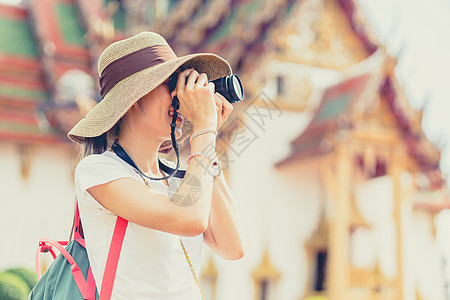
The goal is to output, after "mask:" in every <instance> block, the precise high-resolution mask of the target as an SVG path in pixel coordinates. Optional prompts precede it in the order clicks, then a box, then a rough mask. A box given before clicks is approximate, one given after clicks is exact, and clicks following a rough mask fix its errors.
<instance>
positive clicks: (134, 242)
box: [68, 32, 244, 300]
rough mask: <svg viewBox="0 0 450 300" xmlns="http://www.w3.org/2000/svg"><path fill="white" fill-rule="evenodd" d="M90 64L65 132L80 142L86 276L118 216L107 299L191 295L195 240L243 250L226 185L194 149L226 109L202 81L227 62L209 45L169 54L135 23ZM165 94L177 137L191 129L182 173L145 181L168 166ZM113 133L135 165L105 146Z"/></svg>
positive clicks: (228, 252)
mask: <svg viewBox="0 0 450 300" xmlns="http://www.w3.org/2000/svg"><path fill="white" fill-rule="evenodd" d="M176 71H181V72H180V74H179V75H178V81H177V85H176V88H175V89H174V90H173V92H172V93H169V88H168V78H169V76H170V75H171V74H173V73H174V72H176ZM99 74H100V86H101V95H102V99H103V100H102V101H100V102H99V103H98V104H97V105H96V106H95V107H94V108H93V109H92V110H91V111H90V112H89V113H88V114H87V115H86V117H85V118H84V119H82V120H81V121H80V122H79V123H78V124H77V125H76V126H75V127H74V128H73V129H72V130H71V131H70V132H69V134H68V136H69V138H70V139H72V140H73V141H76V142H79V143H81V144H82V146H83V152H84V158H83V159H82V160H81V161H80V163H79V164H78V166H77V168H76V172H75V183H76V190H77V197H78V203H79V204H78V205H79V210H80V217H81V220H82V223H83V230H84V236H85V240H86V249H87V253H88V256H89V261H90V263H91V268H92V272H93V275H94V278H95V282H96V285H97V287H98V288H99V287H100V286H101V284H102V279H103V272H104V269H105V264H106V257H107V254H108V249H109V246H110V241H111V237H112V233H113V230H114V225H115V222H116V220H117V216H121V217H123V218H124V219H126V220H128V221H129V223H128V227H127V229H126V234H125V238H124V241H123V246H122V250H121V253H120V258H119V263H118V265H117V272H116V276H115V281H114V286H113V292H112V299H146V300H148V299H167V300H178V299H180V300H181V299H183V300H186V299H200V294H201V289H200V286H199V285H198V282H196V280H194V279H193V278H195V277H198V270H199V266H200V259H201V248H202V244H203V242H204V243H206V244H207V245H208V246H209V247H210V248H211V249H213V250H214V251H215V252H216V253H217V254H219V255H220V256H222V257H223V258H225V259H229V260H236V259H240V258H241V257H242V256H243V253H244V236H243V230H242V226H241V222H240V217H239V214H238V211H237V209H236V205H235V202H234V200H233V198H232V195H231V192H230V189H229V188H228V185H227V183H226V181H225V179H224V176H223V174H221V173H220V174H218V175H217V174H215V173H216V172H212V169H214V163H216V161H217V158H216V157H215V155H211V154H210V151H208V154H207V153H205V152H204V151H203V150H204V149H210V148H211V146H212V147H213V149H214V148H215V138H216V133H217V132H216V130H217V129H218V128H219V127H220V126H221V125H222V124H223V123H224V122H225V121H226V120H227V118H228V116H229V114H230V112H231V111H232V106H231V104H230V103H228V101H227V100H226V99H225V98H224V97H222V96H221V95H220V94H218V93H214V84H213V83H208V80H214V79H216V78H219V77H223V76H227V75H230V74H231V69H230V67H229V64H228V63H227V62H226V61H225V60H223V59H222V58H220V57H218V56H216V55H214V54H191V55H187V56H183V57H176V55H175V54H174V53H173V51H172V49H171V48H170V47H169V45H168V44H167V42H166V41H165V40H164V38H162V37H161V36H160V35H158V34H156V33H151V32H143V33H140V34H138V35H136V36H133V37H131V38H129V39H125V40H122V41H118V42H115V43H113V44H112V45H110V46H109V47H108V48H106V49H105V50H104V52H103V53H102V55H101V57H100V59H99ZM175 95H176V96H177V97H178V99H179V102H180V107H179V109H178V112H179V113H180V114H181V115H182V116H180V118H177V121H176V129H175V135H176V138H177V140H178V142H181V141H182V140H184V139H185V138H187V137H189V136H191V155H190V156H189V157H188V160H189V161H188V167H187V170H186V175H185V177H184V179H183V180H181V179H178V178H174V177H170V178H168V179H166V180H164V181H163V180H155V181H153V180H150V179H149V178H155V177H158V178H161V177H163V176H167V175H168V174H166V173H164V172H163V171H162V170H161V169H160V168H159V165H158V152H162V151H167V150H169V149H170V148H171V142H170V140H169V139H170V133H171V127H170V124H171V120H172V114H173V112H174V108H173V107H172V97H174V96H175ZM113 141H116V142H115V143H114V145H116V146H120V147H121V149H123V150H124V152H125V153H126V154H127V155H128V156H129V157H130V158H131V159H132V161H133V162H134V163H135V165H136V168H134V167H132V166H131V165H130V164H129V163H127V162H126V161H124V160H123V159H122V158H120V157H119V156H118V155H117V154H116V152H114V151H115V150H114V149H115V148H113V150H114V151H111V145H112V144H113ZM164 162H165V164H171V165H172V166H174V164H173V163H171V162H168V161H164ZM205 171H208V172H205ZM213 174H214V175H216V176H214V175H213ZM174 199H176V201H174ZM183 248H184V249H183ZM184 250H186V251H187V253H185V252H184ZM188 257H189V258H190V261H191V262H192V266H193V268H194V270H195V272H196V273H197V274H196V275H197V276H195V272H194V270H191V268H190V263H189V262H188V261H187V258H188ZM191 271H192V272H191Z"/></svg>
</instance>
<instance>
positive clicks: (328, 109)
mask: <svg viewBox="0 0 450 300" xmlns="http://www.w3.org/2000/svg"><path fill="white" fill-rule="evenodd" d="M352 96H353V95H352V94H344V95H339V96H338V97H335V98H333V99H331V100H329V101H328V103H327V104H326V105H325V106H324V107H323V108H322V109H321V111H320V112H319V113H318V114H317V120H318V121H324V120H329V119H333V118H335V117H337V116H339V115H340V114H342V113H343V112H344V111H345V110H346V109H347V107H348V105H349V103H350V101H351V100H352Z"/></svg>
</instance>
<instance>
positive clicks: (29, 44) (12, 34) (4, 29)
mask: <svg viewBox="0 0 450 300" xmlns="http://www.w3.org/2000/svg"><path fill="white" fill-rule="evenodd" d="M0 52H3V53H8V54H14V55H23V56H27V57H33V58H34V57H37V56H38V50H37V47H36V43H35V40H34V38H33V35H32V34H31V30H30V26H29V25H28V22H27V20H18V19H13V18H9V17H6V16H1V17H0Z"/></svg>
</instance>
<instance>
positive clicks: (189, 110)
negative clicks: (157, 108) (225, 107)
mask: <svg viewBox="0 0 450 300" xmlns="http://www.w3.org/2000/svg"><path fill="white" fill-rule="evenodd" d="M186 77H187V81H186ZM175 95H176V96H177V97H178V100H179V102H180V108H179V109H178V111H179V112H180V113H181V114H182V115H183V117H185V118H186V119H188V120H189V121H190V122H191V123H192V125H193V126H194V127H195V128H198V129H216V128H217V107H216V102H215V100H214V83H212V82H209V83H208V77H207V76H206V74H205V73H201V74H199V73H198V72H197V71H196V70H194V69H186V70H184V71H183V72H181V73H180V74H179V75H178V80H177V86H176V87H175V89H174V91H173V92H172V94H171V96H172V97H173V96H175Z"/></svg>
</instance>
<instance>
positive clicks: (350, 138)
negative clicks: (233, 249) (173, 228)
mask: <svg viewBox="0 0 450 300" xmlns="http://www.w3.org/2000/svg"><path fill="white" fill-rule="evenodd" d="M449 14H450V1H448V0H432V1H426V2H425V1H419V0H408V1H407V0H395V1H393V0H379V1H369V0H271V1H270V0H180V1H174V0H173V1H169V0H132V1H131V0H128V1H127V0H122V1H117V0H39V1H38V0H27V1H20V0H0V228H1V229H0V243H1V244H0V272H1V273H0V298H1V299H6V300H7V299H26V295H27V294H28V292H29V289H30V288H31V287H32V286H33V284H34V283H33V275H32V272H33V269H34V255H35V251H36V249H37V245H38V241H39V238H40V237H49V238H52V239H55V240H67V239H68V237H69V232H70V229H71V226H72V218H73V210H74V197H75V190H74V181H73V171H74V168H75V166H76V163H77V159H78V151H79V149H78V148H77V147H76V145H74V144H73V143H71V142H70V141H69V140H68V139H67V138H66V133H67V132H68V130H70V128H71V127H72V126H73V125H74V124H75V123H76V122H77V121H78V120H79V119H80V118H82V117H83V116H84V115H85V114H86V113H87V112H88V111H89V110H90V109H91V108H92V107H93V105H95V103H97V102H98V101H100V100H101V98H100V95H99V89H98V73H97V60H98V57H99V55H100V53H101V52H102V50H103V49H104V48H105V47H106V46H108V45H109V44H111V43H112V42H114V41H116V40H120V39H123V38H126V37H129V36H131V35H133V34H136V33H138V32H141V31H155V32H158V33H160V34H161V35H163V36H164V37H165V38H166V40H167V41H168V42H169V44H170V45H171V47H172V48H173V49H174V51H175V53H176V54H177V55H178V56H182V55H185V54H188V53H195V52H213V53H216V54H218V55H220V56H222V57H224V58H225V59H227V60H228V61H229V62H230V64H231V66H232V68H233V71H234V73H236V74H238V75H239V76H240V78H241V80H242V83H243V85H244V89H245V99H244V100H243V101H241V102H240V103H238V104H236V105H235V109H234V111H233V114H232V115H231V116H230V118H229V121H228V122H227V123H226V124H224V126H222V128H221V130H220V134H219V135H218V140H217V154H218V156H219V159H220V160H221V161H222V166H223V167H224V169H225V170H224V171H225V175H226V178H227V181H228V183H229V185H230V187H231V189H232V191H233V194H234V197H235V200H236V202H237V205H238V208H239V211H240V214H241V217H242V221H243V226H244V229H245V233H246V236H247V239H248V249H247V252H246V254H245V257H244V258H242V259H241V260H238V261H226V260H224V259H222V258H221V257H219V256H217V255H216V254H214V253H213V252H212V251H211V250H210V249H209V248H208V247H207V246H205V247H204V248H203V249H204V255H203V262H202V268H201V270H200V278H201V285H202V288H203V290H204V291H205V296H206V299H215V300H225V299H226V300H229V299H236V300H250V299H251V300H253V299H256V300H275V299H276V300H305V299H308V300H312V299H315V300H319V299H321V300H324V299H330V300H348V299H355V300H373V299H392V300H394V299H395V300H401V299H408V300H413V299H414V300H445V299H446V300H449V299H450V287H449V283H450V265H449V258H450V241H449V238H448V237H449V236H450V212H449V210H448V209H449V208H450V199H449V193H448V176H447V174H448V173H449V170H450V149H449V147H448V145H447V141H448V139H449V137H450V118H449V117H448V116H447V114H448V113H449V112H450V104H449V102H448V92H447V89H446V88H447V87H448V78H449V76H448V74H447V73H448V70H449V69H450V59H449V58H448V56H447V55H448V53H450V34H449V28H450V18H448V16H449ZM189 151H190V150H189V144H188V141H187V142H186V143H185V144H183V145H182V148H181V155H182V156H183V157H186V156H187V155H188V154H189ZM167 157H168V158H169V159H172V160H173V159H174V157H175V156H174V154H173V153H169V154H167ZM181 161H182V162H183V161H184V159H182V160H181ZM48 256H50V255H48V254H47V255H43V254H41V260H42V268H43V270H45V269H46V268H48V266H49V265H50V264H51V262H52V259H51V257H48ZM2 271H3V272H2ZM30 273H31V275H30ZM23 279H25V280H23ZM193 284H194V283H193ZM2 293H3V294H2ZM6 295H9V296H6ZM7 297H9V298H7Z"/></svg>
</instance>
